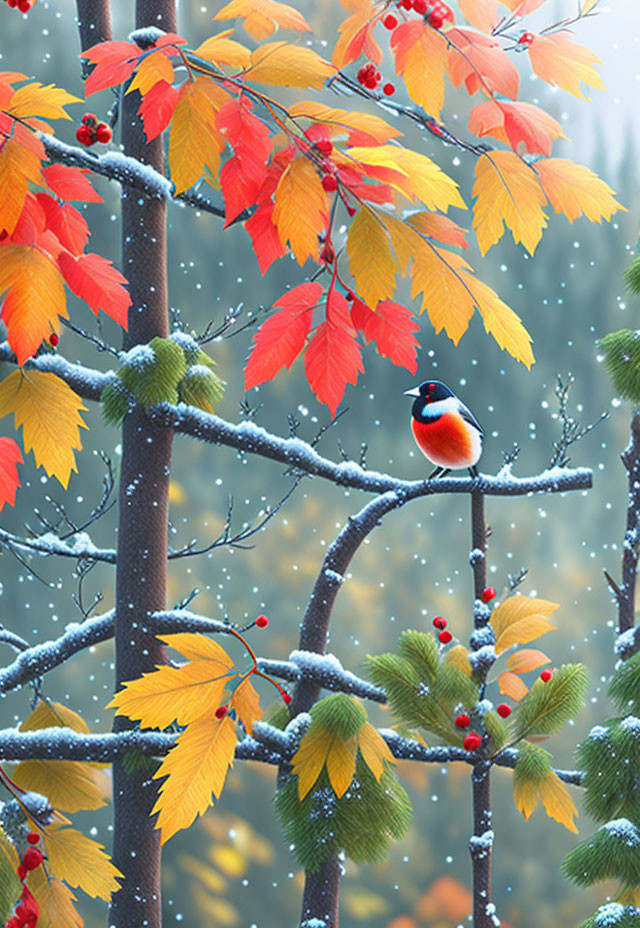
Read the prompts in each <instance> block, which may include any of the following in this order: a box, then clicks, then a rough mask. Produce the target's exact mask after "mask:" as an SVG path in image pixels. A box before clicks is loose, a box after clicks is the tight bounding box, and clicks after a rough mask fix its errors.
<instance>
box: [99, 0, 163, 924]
mask: <svg viewBox="0 0 640 928" xmlns="http://www.w3.org/2000/svg"><path fill="white" fill-rule="evenodd" d="M145 26H158V27H159V28H161V29H165V30H166V31H167V32H169V31H171V32H173V31H175V30H176V15H175V2H174V0H137V3H136V28H142V27H145ZM139 102H140V98H139V96H138V94H137V93H133V94H128V95H127V96H125V97H124V104H123V108H122V113H121V119H122V142H123V146H124V151H125V154H127V155H132V156H133V157H135V158H138V159H139V160H141V161H144V162H146V163H148V164H150V165H152V166H153V167H154V168H155V169H156V170H158V171H162V170H163V166H164V158H163V150H162V142H161V140H160V139H155V140H154V141H153V142H152V143H151V144H150V145H147V144H146V141H145V138H144V134H143V131H142V126H141V123H140V120H139V118H138V117H137V115H136V110H137V108H138V105H139ZM165 211H166V210H165V203H164V202H163V201H161V200H154V199H150V198H143V197H141V196H140V194H139V193H134V192H132V191H130V192H127V191H126V190H125V191H124V192H123V197H122V263H123V272H124V274H125V276H126V277H127V279H128V280H129V290H130V293H131V298H132V300H133V305H132V307H131V309H130V311H129V331H128V333H127V335H126V336H125V343H124V346H125V348H131V347H133V346H135V345H138V344H146V343H147V342H149V341H150V340H151V339H152V338H154V337H155V336H161V337H166V336H167V335H168V332H169V316H168V299H167V261H166V221H165V220H166V217H165ZM171 443H172V433H171V430H170V429H166V428H159V427H158V426H153V425H151V424H150V423H149V422H148V421H147V418H146V416H145V414H144V412H143V411H142V410H139V409H136V410H135V411H134V412H133V413H131V414H130V415H128V416H127V417H126V419H125V422H124V427H123V433H122V469H121V474H120V491H119V519H118V549H117V550H118V556H117V566H116V607H115V653H116V687H117V688H119V687H120V686H121V685H122V683H123V682H124V681H125V680H132V679H135V678H136V677H139V676H140V675H141V674H143V673H146V672H148V671H150V670H153V668H154V667H155V666H156V665H157V664H158V663H162V662H163V654H162V647H161V645H160V643H159V642H158V641H157V639H156V638H155V637H154V636H153V635H152V634H150V633H149V632H148V630H147V625H146V622H145V618H146V616H148V615H149V613H151V612H155V611H156V610H158V609H164V608H165V605H166V603H165V591H166V565H167V535H168V513H169V501H168V494H169V474H170V467H171ZM129 726H131V723H130V722H129V721H128V720H126V719H123V718H116V724H115V729H116V730H122V729H123V728H126V727H129ZM113 790H114V797H113V798H114V839H113V862H114V864H115V865H116V867H118V869H119V870H120V871H121V872H122V873H123V874H124V877H125V878H124V881H123V885H122V888H121V889H120V890H119V891H118V892H117V893H115V894H114V896H113V899H112V902H111V911H110V917H109V926H110V928H134V926H143V925H144V926H145V928H160V926H161V925H162V908H161V892H160V836H159V833H158V832H157V831H156V829H155V828H154V824H153V819H152V818H151V815H150V813H151V809H152V808H153V805H154V803H155V800H156V797H157V787H156V782H155V781H153V780H151V779H150V777H149V775H148V774H147V773H144V772H139V773H126V771H125V770H124V769H123V766H122V763H121V762H119V761H117V762H115V763H114V765H113Z"/></svg>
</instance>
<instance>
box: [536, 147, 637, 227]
mask: <svg viewBox="0 0 640 928" xmlns="http://www.w3.org/2000/svg"><path fill="white" fill-rule="evenodd" d="M535 170H536V173H537V174H538V177H539V178H540V183H541V184H542V188H543V190H544V192H545V193H546V195H547V197H548V198H549V202H550V203H551V205H552V207H553V209H554V210H555V212H556V213H564V215H565V216H566V217H567V219H568V220H569V222H573V220H574V219H577V218H578V217H579V216H581V215H582V214H583V213H584V215H585V216H586V218H587V219H589V220H590V221H591V222H600V221H601V220H602V219H606V220H607V221H609V219H611V216H612V215H613V213H615V212H616V210H619V209H624V207H623V206H620V204H619V203H618V201H617V200H616V199H615V198H614V191H613V190H612V189H611V187H609V185H608V184H605V182H604V181H603V180H600V178H599V177H598V176H597V174H594V173H593V171H590V170H589V168H586V167H584V165H582V164H574V163H573V161H568V160H566V159H565V158H548V159H547V160H545V161H537V162H536V164H535Z"/></svg>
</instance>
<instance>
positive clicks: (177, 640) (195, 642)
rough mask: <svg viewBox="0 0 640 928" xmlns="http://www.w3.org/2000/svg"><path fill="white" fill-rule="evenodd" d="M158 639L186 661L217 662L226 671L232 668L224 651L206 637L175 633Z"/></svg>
mask: <svg viewBox="0 0 640 928" xmlns="http://www.w3.org/2000/svg"><path fill="white" fill-rule="evenodd" d="M158 638H159V639H160V641H164V643H165V644H166V645H169V647H170V648H173V650H174V651H177V652H178V653H179V654H182V656H183V657H184V658H186V659H187V660H188V661H197V660H205V661H217V662H218V663H219V664H221V665H222V666H223V667H224V668H225V669H227V670H229V669H230V668H231V667H233V661H232V660H231V658H230V657H229V655H228V654H227V652H226V651H225V649H224V648H223V647H221V646H220V645H219V644H218V643H217V642H216V641H212V640H211V638H207V636H206V635H197V634H195V633H194V632H177V633H175V634H173V635H158Z"/></svg>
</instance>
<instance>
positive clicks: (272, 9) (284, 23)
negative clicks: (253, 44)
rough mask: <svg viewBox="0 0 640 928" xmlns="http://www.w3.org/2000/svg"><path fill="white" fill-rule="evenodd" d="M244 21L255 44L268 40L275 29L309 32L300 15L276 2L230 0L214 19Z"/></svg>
mask: <svg viewBox="0 0 640 928" xmlns="http://www.w3.org/2000/svg"><path fill="white" fill-rule="evenodd" d="M236 17H238V18H239V19H240V18H241V19H244V28H245V29H246V30H247V32H248V33H249V35H250V36H251V37H252V38H254V39H255V40H256V41H257V42H261V41H263V40H264V39H268V38H269V36H270V35H273V33H274V32H275V29H276V27H280V28H281V29H295V30H296V31H297V32H311V26H310V25H309V23H308V22H307V21H306V19H305V18H304V16H303V15H302V13H299V12H298V11H297V10H296V9H294V8H293V7H292V6H288V4H286V3H277V2H276V0H231V3H227V4H226V6H223V7H222V9H221V10H220V11H219V12H218V13H216V15H215V16H214V17H213V18H214V19H235V18H236Z"/></svg>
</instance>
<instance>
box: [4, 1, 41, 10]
mask: <svg viewBox="0 0 640 928" xmlns="http://www.w3.org/2000/svg"><path fill="white" fill-rule="evenodd" d="M5 3H6V4H7V6H10V7H11V8H12V9H14V10H20V12H21V13H28V12H29V10H30V9H31V7H32V6H35V5H36V0H5Z"/></svg>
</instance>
